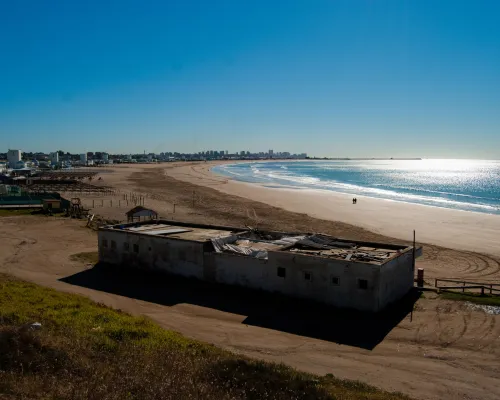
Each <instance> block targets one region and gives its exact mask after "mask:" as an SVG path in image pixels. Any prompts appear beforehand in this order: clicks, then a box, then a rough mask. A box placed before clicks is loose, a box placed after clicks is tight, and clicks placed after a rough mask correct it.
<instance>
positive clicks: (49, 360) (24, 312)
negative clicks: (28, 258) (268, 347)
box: [0, 275, 407, 400]
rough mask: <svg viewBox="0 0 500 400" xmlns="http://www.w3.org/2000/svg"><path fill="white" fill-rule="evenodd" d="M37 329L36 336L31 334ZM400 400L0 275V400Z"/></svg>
mask: <svg viewBox="0 0 500 400" xmlns="http://www.w3.org/2000/svg"><path fill="white" fill-rule="evenodd" d="M35 321H38V322H41V323H42V328H41V329H32V328H28V326H29V325H27V324H30V323H32V322H35ZM2 396H8V397H10V398H26V397H27V398H60V399H191V398H193V399H194V398H200V399H217V400H219V399H335V398H337V399H394V400H395V399H407V397H406V396H403V395H401V394H397V393H387V392H383V391H380V390H378V389H375V388H373V387H371V386H368V385H365V384H363V383H359V382H354V381H345V380H339V379H335V378H334V377H332V376H331V375H328V376H325V377H318V376H313V375H310V374H306V373H301V372H297V371H296V370H294V369H291V368H289V367H286V366H284V365H280V364H273V363H265V362H260V361H254V360H249V359H247V358H245V357H241V356H238V355H235V354H232V353H230V352H227V351H223V350H220V349H218V348H216V347H214V346H211V345H208V344H203V343H200V342H196V341H193V340H190V339H187V338H185V337H183V336H182V335H180V334H178V333H175V332H171V331H166V330H164V329H162V328H160V327H159V326H157V325H156V324H154V323H153V322H152V321H150V320H149V319H146V318H141V317H133V316H131V315H129V314H126V313H123V312H121V311H119V310H113V309H110V308H108V307H105V306H103V305H101V304H97V303H94V302H92V301H90V300H89V299H87V298H85V297H81V296H77V295H71V294H66V293H61V292H57V291H54V290H51V289H46V288H43V287H41V286H37V285H34V284H31V283H27V282H23V281H19V280H15V279H12V278H9V277H7V276H5V275H0V397H2Z"/></svg>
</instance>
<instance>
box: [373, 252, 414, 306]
mask: <svg viewBox="0 0 500 400" xmlns="http://www.w3.org/2000/svg"><path fill="white" fill-rule="evenodd" d="M414 274H415V272H414V271H413V252H412V251H411V250H409V251H407V252H406V253H404V254H402V255H401V256H399V257H397V258H395V259H393V260H391V261H389V262H388V263H386V264H384V265H383V266H382V268H381V271H380V293H379V308H380V309H382V308H384V307H385V306H387V305H388V304H390V303H393V302H394V301H396V300H399V299H400V298H401V297H403V296H404V295H405V294H407V293H408V292H409V291H410V290H411V288H412V287H413V279H414Z"/></svg>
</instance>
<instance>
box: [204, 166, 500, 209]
mask: <svg viewBox="0 0 500 400" xmlns="http://www.w3.org/2000/svg"><path fill="white" fill-rule="evenodd" d="M213 171H214V172H216V173H219V174H222V175H225V176H228V177H231V178H233V179H235V180H239V181H243V182H251V183H259V184H262V185H264V186H268V187H278V186H279V187H283V186H285V187H288V188H296V189H320V190H330V191H334V192H341V193H347V194H350V195H352V196H353V197H355V196H368V197H374V198H380V199H386V200H395V201H402V202H407V203H416V204H425V205H428V206H434V207H444V208H452V209H456V210H462V211H475V212H482V213H489V214H500V161H489V160H347V161H344V160H342V161H320V160H317V161H316V160H315V161H309V160H306V161H269V162H248V163H237V164H226V165H220V166H217V167H215V168H214V169H213Z"/></svg>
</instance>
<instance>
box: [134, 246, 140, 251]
mask: <svg viewBox="0 0 500 400" xmlns="http://www.w3.org/2000/svg"><path fill="white" fill-rule="evenodd" d="M134 253H139V245H138V244H134Z"/></svg>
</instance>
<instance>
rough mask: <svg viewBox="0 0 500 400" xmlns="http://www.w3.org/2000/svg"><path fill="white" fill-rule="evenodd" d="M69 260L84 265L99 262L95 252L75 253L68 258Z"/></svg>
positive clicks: (97, 254)
mask: <svg viewBox="0 0 500 400" xmlns="http://www.w3.org/2000/svg"><path fill="white" fill-rule="evenodd" d="M70 260H71V261H76V262H80V263H84V264H97V262H98V261H99V253H98V252H97V251H87V252H83V253H76V254H73V255H71V256H70Z"/></svg>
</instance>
